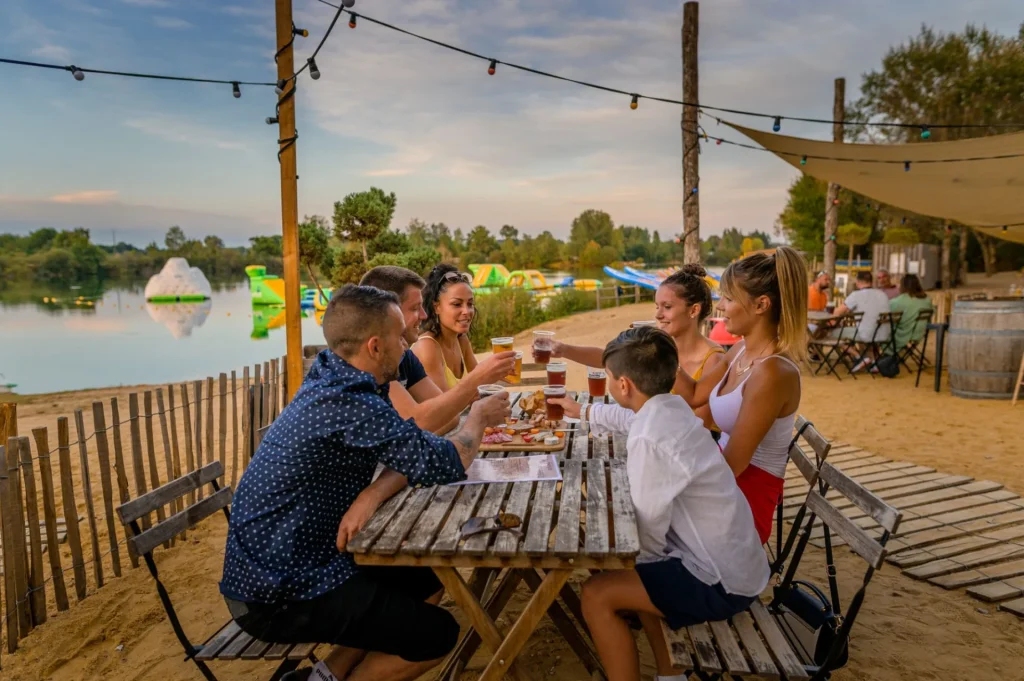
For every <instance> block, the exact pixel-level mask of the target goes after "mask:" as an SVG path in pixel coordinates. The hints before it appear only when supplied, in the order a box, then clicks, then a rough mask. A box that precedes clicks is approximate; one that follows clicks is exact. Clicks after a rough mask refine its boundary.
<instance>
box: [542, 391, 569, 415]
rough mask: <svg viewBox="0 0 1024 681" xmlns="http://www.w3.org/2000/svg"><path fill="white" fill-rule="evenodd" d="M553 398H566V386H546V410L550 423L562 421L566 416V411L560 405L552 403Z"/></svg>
mask: <svg viewBox="0 0 1024 681" xmlns="http://www.w3.org/2000/svg"><path fill="white" fill-rule="evenodd" d="M552 397H565V386H564V385H546V386H544V409H545V411H546V414H545V416H547V417H548V420H550V421H561V420H562V417H563V416H565V409H564V408H563V407H562V405H560V404H554V403H552V402H551V398H552Z"/></svg>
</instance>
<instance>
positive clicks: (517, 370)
mask: <svg viewBox="0 0 1024 681" xmlns="http://www.w3.org/2000/svg"><path fill="white" fill-rule="evenodd" d="M505 381H506V382H508V383H516V384H519V383H522V382H523V353H522V352H521V351H519V352H516V363H515V365H514V366H513V367H512V373H511V374H509V375H508V376H506V377H505Z"/></svg>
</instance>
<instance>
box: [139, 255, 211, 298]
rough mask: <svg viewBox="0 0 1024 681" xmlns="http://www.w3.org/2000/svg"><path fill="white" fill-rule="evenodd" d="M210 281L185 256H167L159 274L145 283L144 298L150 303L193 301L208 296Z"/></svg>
mask: <svg viewBox="0 0 1024 681" xmlns="http://www.w3.org/2000/svg"><path fill="white" fill-rule="evenodd" d="M210 294H211V291H210V282H209V281H207V280H206V275H205V274H203V272H202V270H200V269H199V268H198V267H189V266H188V260H185V258H169V259H168V260H167V262H166V263H165V264H164V268H163V269H162V270H160V273H159V274H154V275H153V276H152V277H150V278H149V283H147V284H146V300H147V301H149V302H152V303H177V302H194V301H200V300H207V299H209V298H210Z"/></svg>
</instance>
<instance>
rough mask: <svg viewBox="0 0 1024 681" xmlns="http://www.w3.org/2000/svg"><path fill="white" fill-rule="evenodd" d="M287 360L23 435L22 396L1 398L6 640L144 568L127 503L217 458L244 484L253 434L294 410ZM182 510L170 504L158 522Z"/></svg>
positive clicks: (112, 403) (9, 644) (99, 405)
mask: <svg viewBox="0 0 1024 681" xmlns="http://www.w3.org/2000/svg"><path fill="white" fill-rule="evenodd" d="M283 367H284V361H283V360H282V359H274V360H272V361H269V362H264V363H263V364H262V365H258V364H257V365H255V366H253V367H252V370H251V371H250V367H245V368H244V369H243V370H242V374H241V377H239V376H238V375H237V372H235V371H232V372H230V374H226V373H222V374H220V375H219V376H217V377H216V378H214V377H212V376H211V377H208V378H206V379H205V380H199V381H192V382H190V383H180V384H177V385H167V386H166V387H159V388H155V389H152V390H145V391H143V392H141V393H131V394H129V395H128V399H127V405H126V404H125V402H124V401H122V400H120V399H118V397H111V398H109V400H105V401H96V402H93V403H92V407H91V409H90V410H82V409H76V410H75V411H74V413H73V414H71V415H70V416H60V417H59V418H57V420H56V423H55V425H54V427H52V428H48V427H40V428H33V429H32V432H31V434H22V433H19V432H18V424H17V410H16V405H13V404H2V405H0V569H2V572H0V577H2V587H3V588H2V589H0V649H2V648H4V647H6V649H7V652H8V653H13V652H14V651H15V650H17V648H18V641H19V640H20V639H22V638H24V637H25V636H27V635H28V634H29V633H30V632H31V631H32V629H33V628H35V627H37V626H39V625H40V624H42V623H44V622H45V621H46V619H47V616H48V615H51V614H53V613H54V612H59V611H63V610H67V609H68V608H70V607H71V606H72V605H74V604H75V603H77V602H78V601H81V600H83V599H84V598H86V597H88V595H89V594H91V593H94V592H95V590H96V589H99V588H101V587H102V586H103V585H104V583H105V582H106V581H107V580H109V579H110V578H111V577H115V578H116V577H120V576H121V574H122V571H123V570H125V569H132V568H136V567H138V566H139V559H138V556H136V555H134V553H133V552H132V551H131V550H130V549H129V548H128V546H127V543H126V542H127V535H126V534H125V529H124V527H123V526H121V524H120V523H119V522H118V521H117V518H116V516H115V513H114V510H115V509H116V508H117V507H118V506H120V505H121V504H123V503H125V502H126V501H128V500H130V499H132V498H136V497H139V496H141V495H143V494H145V493H146V492H148V491H150V490H152V489H155V488H157V487H159V486H160V485H161V484H163V483H166V482H167V481H169V480H172V479H174V478H177V477H180V476H181V475H184V474H186V473H189V472H191V471H194V470H197V469H199V468H201V467H202V466H203V465H204V464H207V463H210V462H211V461H213V460H214V459H216V460H219V461H220V462H221V463H222V464H223V466H224V471H225V472H224V479H223V482H224V483H225V484H230V485H231V486H232V487H234V486H235V485H236V484H237V482H238V478H239V476H240V475H241V473H242V471H244V470H245V467H246V466H247V465H248V463H249V460H250V459H251V458H252V454H253V452H254V451H255V446H256V444H257V440H256V436H257V433H256V432H255V431H256V430H257V429H258V428H260V427H262V426H265V425H267V424H269V423H270V422H271V421H273V420H274V418H276V417H277V415H278V413H280V411H281V409H282V408H283V407H284V404H285V402H286V399H287V397H286V395H287V389H286V381H285V378H286V377H285V374H284V372H283V371H282V368H283ZM126 406H127V414H126V413H125V407H126ZM89 412H91V413H89ZM72 430H73V431H74V432H73V434H72ZM196 494H197V495H198V498H199V499H202V496H203V493H202V491H201V490H200V491H198V492H197V493H194V494H193V495H192V496H193V498H190V499H189V503H193V502H195V501H196V498H194V497H195V496H196ZM183 508H184V507H183V506H182V505H181V503H180V502H177V503H173V504H168V505H167V506H166V507H162V508H159V509H157V510H156V512H155V515H156V519H157V520H163V519H164V518H165V517H168V516H170V515H172V514H174V513H177V512H179V511H181V510H182V509H183ZM150 523H151V519H150V518H149V517H145V518H143V519H142V524H143V526H144V527H149V525H150ZM173 543H174V542H173V541H172V542H169V543H168V544H165V546H167V547H169V546H171V545H173ZM4 641H6V646H4V645H3V642H4ZM0 663H2V660H0Z"/></svg>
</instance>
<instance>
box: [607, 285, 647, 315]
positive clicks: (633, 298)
mask: <svg viewBox="0 0 1024 681" xmlns="http://www.w3.org/2000/svg"><path fill="white" fill-rule="evenodd" d="M594 295H595V297H596V299H597V309H598V310H600V309H601V306H602V303H604V304H605V305H604V307H610V306H611V303H613V302H614V304H615V307H618V306H619V305H630V304H633V303H639V302H642V301H644V300H654V291H651V290H650V289H645V288H643V287H641V286H640V285H639V284H633V285H631V286H615V285H612V286H602V287H600V288H596V289H594Z"/></svg>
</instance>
